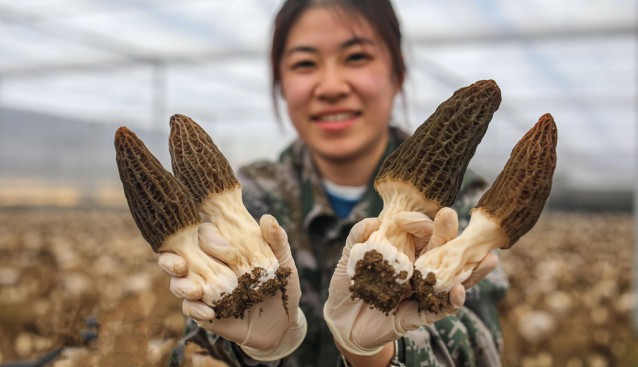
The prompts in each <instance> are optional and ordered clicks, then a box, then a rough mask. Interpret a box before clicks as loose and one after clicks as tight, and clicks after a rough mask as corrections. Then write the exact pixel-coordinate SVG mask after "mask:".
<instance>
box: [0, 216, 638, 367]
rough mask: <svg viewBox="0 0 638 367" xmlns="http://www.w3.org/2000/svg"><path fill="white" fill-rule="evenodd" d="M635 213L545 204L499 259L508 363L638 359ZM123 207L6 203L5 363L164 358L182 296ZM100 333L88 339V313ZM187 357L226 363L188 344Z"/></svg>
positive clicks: (1, 300)
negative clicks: (53, 354)
mask: <svg viewBox="0 0 638 367" xmlns="http://www.w3.org/2000/svg"><path fill="white" fill-rule="evenodd" d="M633 225H634V219H633V217H632V216H631V214H611V213H603V214H593V213H568V212H546V213H545V214H544V215H543V216H542V217H541V219H540V221H539V223H538V224H537V225H536V227H535V228H534V229H533V230H532V231H531V232H530V233H528V234H527V235H526V236H524V237H523V238H522V239H521V240H520V241H519V243H518V244H516V245H515V246H514V247H513V248H512V249H511V250H509V251H506V252H503V253H502V255H501V263H502V264H503V266H504V268H505V270H506V272H507V273H508V275H509V277H510V282H511V290H510V292H509V293H508V295H507V297H506V298H505V300H504V301H503V302H502V304H501V306H500V315H501V320H502V326H503V332H504V339H505V352H504V355H503V361H504V364H505V365H506V366H525V367H531V366H568V367H581V366H582V367H588V366H592V367H598V366H600V367H604V366H610V367H611V366H635V365H636V364H638V341H637V339H636V337H635V334H633V332H632V322H633V320H632V314H633V309H634V307H635V294H634V293H633V288H632V279H633V261H634V260H633V259H634V243H635V242H634V233H633ZM156 260H157V254H155V253H153V252H152V250H151V248H150V246H149V245H148V244H147V243H146V242H145V241H144V240H143V239H142V237H141V236H140V234H139V231H138V230H137V228H136V227H135V224H134V223H133V221H132V219H131V216H130V213H129V212H128V210H126V209H95V208H94V209H69V208H65V209H59V208H4V209H2V208H0V362H8V361H15V360H27V359H29V360H30V359H35V358H37V357H39V356H42V355H44V354H45V353H47V352H49V351H52V350H54V349H55V348H57V347H59V346H67V347H68V348H66V349H65V351H64V353H63V354H62V356H61V357H60V358H58V359H57V360H56V362H55V363H54V364H53V366H57V367H63V366H64V367H67V366H164V365H165V364H166V360H167V358H168V354H169V351H170V349H171V348H172V347H173V346H174V345H175V344H176V343H177V342H178V340H179V339H180V337H181V336H182V328H183V323H184V318H183V316H182V314H181V305H180V301H179V300H178V299H177V298H175V297H174V296H173V295H172V294H171V293H170V291H169V290H168V282H169V278H168V276H166V275H164V274H163V273H162V272H161V271H160V270H159V268H158V267H157V265H156ZM92 317H95V318H96V319H97V320H98V322H99V325H100V327H99V336H98V338H97V339H96V340H93V341H91V342H89V343H88V344H85V343H82V340H81V338H80V333H81V330H83V329H87V325H86V320H87V319H90V318H92ZM187 355H188V358H187V360H188V361H187V363H186V365H189V366H190V365H199V366H220V365H223V364H221V363H218V362H214V361H212V360H208V359H205V358H203V357H201V356H199V355H198V354H197V350H196V348H195V347H194V346H189V347H188V348H187Z"/></svg>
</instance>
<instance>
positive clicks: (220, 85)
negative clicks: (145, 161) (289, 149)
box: [0, 0, 638, 367]
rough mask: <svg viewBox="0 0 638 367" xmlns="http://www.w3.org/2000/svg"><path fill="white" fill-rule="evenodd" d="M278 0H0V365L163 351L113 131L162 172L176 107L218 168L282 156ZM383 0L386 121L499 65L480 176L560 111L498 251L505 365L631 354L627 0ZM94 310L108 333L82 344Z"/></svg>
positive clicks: (159, 314) (173, 318)
mask: <svg viewBox="0 0 638 367" xmlns="http://www.w3.org/2000/svg"><path fill="white" fill-rule="evenodd" d="M280 4H281V1H280V0H238V1H232V2H231V1H219V0H208V1H206V0H182V1H174V0H172V1H169V0H154V1H149V0H127V1H122V0H113V1H97V0H81V1H80V0H24V1H9V0H0V216H1V218H0V219H1V220H0V254H2V257H0V362H2V361H10V360H16V359H27V358H35V357H37V356H40V355H42V354H44V352H47V351H49V350H52V349H54V348H55V347H57V346H61V345H67V346H74V348H68V349H67V350H66V351H65V353H66V355H65V357H64V358H65V360H66V361H67V362H66V363H72V362H69V361H71V360H72V359H73V358H76V360H77V361H80V360H81V361H83V362H73V363H80V364H79V365H81V363H85V364H86V363H88V364H89V365H104V366H106V365H115V363H118V364H119V363H123V364H122V365H138V363H139V365H153V364H154V363H157V364H158V365H161V363H162V361H164V360H165V358H166V355H167V350H168V349H170V347H171V346H172V345H174V344H175V343H176V341H177V340H178V339H179V337H180V336H181V335H180V333H181V323H182V319H181V314H180V312H179V303H178V302H177V301H176V300H174V299H173V298H172V297H171V296H170V294H169V293H168V289H167V282H168V280H167V279H165V277H163V276H162V275H161V274H160V273H159V270H158V269H156V265H155V264H154V261H155V258H154V255H153V253H152V252H151V251H150V248H148V245H147V244H145V243H144V241H143V240H142V239H141V237H140V236H139V232H137V229H136V228H135V227H134V224H132V221H131V220H130V215H129V214H128V212H127V209H126V206H125V205H126V203H125V201H124V198H123V195H122V191H121V185H120V182H119V178H118V174H117V169H116V167H115V159H114V156H115V155H114V149H113V135H114V132H115V130H116V129H117V127H119V126H121V125H127V126H128V127H129V128H131V129H132V130H134V131H135V132H136V133H137V134H138V135H139V136H140V137H141V138H142V139H143V140H144V141H145V143H146V144H147V145H148V146H149V148H150V149H151V150H152V151H153V153H154V154H155V155H156V156H157V157H158V158H159V159H160V161H162V162H163V163H164V164H165V166H166V167H169V166H170V164H169V156H168V148H167V138H168V130H169V126H168V120H169V118H170V116H171V115H173V114H176V113H179V114H185V115H188V116H190V117H191V118H193V119H194V120H195V121H197V122H198V123H200V124H201V125H202V126H203V127H204V128H205V129H206V130H207V131H208V133H209V134H210V135H211V136H212V137H213V139H214V140H215V142H216V143H217V144H218V146H219V147H220V149H221V150H222V151H223V152H224V154H225V155H226V156H227V158H228V159H229V161H230V162H231V164H232V165H233V166H234V167H239V166H240V165H242V164H245V163H248V162H251V161H254V160H256V159H274V158H276V157H277V154H278V152H279V151H280V150H281V148H283V147H284V146H285V145H287V144H288V143H289V142H290V141H291V140H292V139H294V137H295V133H294V130H293V129H292V127H291V126H290V124H289V123H288V121H287V120H286V117H285V113H283V114H282V115H284V116H283V117H282V120H283V121H282V122H281V123H279V122H278V121H277V119H276V117H275V115H274V113H273V103H272V100H271V98H270V89H269V69H268V63H267V61H268V47H269V42H270V31H271V28H270V27H271V21H272V19H273V17H274V14H275V13H276V11H277V9H278V7H279V5H280ZM394 4H395V7H396V10H397V12H398V13H399V17H400V19H401V21H402V28H403V32H404V35H405V50H406V57H407V63H408V80H407V84H406V88H405V96H404V98H403V99H402V100H399V101H397V103H396V111H395V114H394V119H395V121H396V124H397V125H399V126H401V127H403V128H404V129H406V130H409V131H413V130H414V129H415V128H416V127H417V126H418V125H419V124H420V123H421V122H423V121H424V120H425V119H426V118H427V117H428V116H429V115H430V114H431V113H432V112H433V111H434V109H435V108H436V106H437V105H438V104H439V103H441V102H442V101H443V100H445V99H447V98H448V97H449V96H450V95H451V94H452V93H453V92H454V90H456V89H458V88H459V87H462V86H465V85H468V84H470V83H472V82H474V81H476V80H479V79H494V80H495V81H497V83H498V84H499V85H500V87H501V90H502V95H503V102H502V104H501V107H500V109H499V110H498V111H497V112H496V114H495V116H494V119H493V120H492V123H491V125H490V128H489V130H488V132H487V134H486V136H485V138H484V139H483V142H482V144H481V145H480V146H479V148H478V151H477V153H476V155H475V157H474V159H473V160H472V162H471V164H470V167H472V168H473V169H474V170H476V171H477V172H478V173H480V174H482V175H483V176H485V177H487V178H488V179H493V178H495V177H496V175H497V174H498V172H499V171H500V169H501V168H502V166H503V165H504V163H505V161H506V160H507V158H508V156H509V152H510V151H511V149H512V147H513V146H514V144H515V143H516V141H517V140H518V139H519V138H520V137H521V136H522V135H523V134H524V133H525V132H526V131H527V130H528V129H529V128H530V127H531V126H532V125H533V124H534V123H535V122H536V121H537V120H538V118H539V117H540V116H541V115H542V114H544V113H547V112H549V113H551V114H552V115H553V116H554V119H555V120H556V123H557V126H558V130H559V144H558V166H557V169H556V173H555V176H554V187H553V191H552V195H551V197H550V200H549V203H548V205H547V206H546V210H545V214H544V215H543V217H541V221H540V222H539V224H538V225H537V226H536V228H535V229H534V230H533V231H532V232H530V234H529V235H528V236H526V237H524V238H523V240H522V242H528V244H527V245H524V244H521V245H518V246H517V247H516V248H515V249H513V250H512V251H510V252H508V253H507V254H504V257H505V258H504V260H503V263H504V266H505V267H506V270H507V271H508V273H509V274H510V277H511V281H512V289H513V290H512V292H510V294H509V295H508V298H507V299H506V301H505V302H504V303H503V310H502V315H503V320H504V332H505V345H506V351H505V354H504V362H505V364H506V365H511V366H519V365H525V366H535V365H538V366H552V365H556V366H573V367H577V366H614V365H620V366H624V365H626V366H635V365H636V364H637V363H638V352H636V348H638V344H637V343H636V339H635V337H634V334H633V333H632V331H631V325H632V322H633V321H632V320H633V319H634V318H633V317H632V315H633V313H634V312H635V306H634V305H635V291H634V290H633V284H634V278H633V277H634V276H633V274H634V273H633V270H632V269H633V265H634V263H633V261H634V260H633V259H634V256H635V255H634V244H635V241H634V231H635V227H636V224H635V220H634V217H633V212H632V210H633V206H634V202H635V194H634V193H635V192H636V190H635V189H636V185H638V184H637V183H636V180H635V175H636V171H637V170H638V169H637V162H636V141H638V131H637V128H636V123H637V93H636V92H637V80H638V79H637V77H638V75H637V73H636V70H637V69H636V64H637V61H638V60H637V56H638V52H637V51H638V49H637V46H636V38H637V30H638V25H637V19H638V18H637V17H638V2H636V1H633V0H608V1H595V0H564V1H560V2H556V1H547V0H540V1H539V0H536V1H527V0H526V1H516V2H512V1H504V0H491V1H490V0H481V1H471V0H463V1H453V2H451V1H428V2H424V1H421V0H395V1H394ZM282 111H285V110H282ZM137 242H139V244H138V243H137ZM131 253H135V254H136V255H135V256H131ZM131 307H133V309H135V310H136V312H135V315H133V314H131V313H124V312H123V311H122V310H123V309H128V310H130V309H131ZM93 315H98V319H99V320H102V322H103V324H102V325H106V326H104V327H103V328H102V337H101V338H98V341H97V342H93V343H94V344H92V345H90V346H86V345H85V346H82V345H83V343H82V342H81V341H79V340H78V339H77V331H78V330H79V329H81V328H82V327H83V326H84V325H83V321H82V320H84V318H85V317H89V316H93ZM578 317H580V318H578ZM568 319H570V320H574V319H577V321H570V322H568V321H567V320H568ZM124 335H126V336H130V335H134V336H135V337H134V338H133V339H132V341H131V340H128V339H126V338H124V337H123V336H124ZM109 338H110V339H109ZM95 343H97V344H95ZM135 346H142V347H143V348H142V349H143V352H140V350H142V349H139V348H136V347H135ZM140 348H141V347H140ZM116 350H117V351H119V352H120V354H119V355H121V356H124V357H121V358H125V359H122V360H115V359H109V358H115V357H113V355H115V353H114V351H116ZM127 351H128V352H127ZM73 353H75V354H73ZM632 353H633V354H632ZM82 358H84V359H82ZM118 358H120V357H118ZM126 358H129V359H126ZM60 363H62V362H60Z"/></svg>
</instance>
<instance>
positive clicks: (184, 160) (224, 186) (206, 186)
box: [169, 115, 239, 206]
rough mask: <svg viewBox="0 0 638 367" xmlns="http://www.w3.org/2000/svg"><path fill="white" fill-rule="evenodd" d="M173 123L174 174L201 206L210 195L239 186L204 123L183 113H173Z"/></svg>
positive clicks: (170, 141) (171, 140)
mask: <svg viewBox="0 0 638 367" xmlns="http://www.w3.org/2000/svg"><path fill="white" fill-rule="evenodd" d="M170 125H171V132H170V137H169V151H170V155H171V164H172V167H173V173H174V174H175V176H176V177H177V178H178V179H179V180H180V181H181V182H182V183H183V184H184V185H185V186H186V187H187V188H188V191H189V192H190V193H191V195H192V196H193V198H194V199H195V202H196V203H197V205H198V206H199V205H200V204H201V203H202V202H203V201H204V200H205V199H206V198H207V197H208V196H209V195H211V194H214V193H220V192H223V191H226V190H230V189H234V188H237V187H239V181H238V180H237V178H236V177H235V174H234V172H233V169H232V167H231V166H230V163H229V162H228V160H227V159H226V157H225V156H224V155H223V154H222V152H221V151H220V150H219V149H218V148H217V146H216V145H215V143H214V142H213V139H212V138H211V137H210V136H209V135H208V134H207V133H206V131H204V129H203V128H202V127H201V126H199V125H198V124H197V123H196V122H195V121H193V120H192V119H191V118H189V117H187V116H184V115H173V116H172V117H171V120H170Z"/></svg>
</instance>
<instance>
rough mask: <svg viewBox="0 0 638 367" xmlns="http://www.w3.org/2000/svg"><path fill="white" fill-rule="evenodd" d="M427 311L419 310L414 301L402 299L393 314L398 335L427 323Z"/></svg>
mask: <svg viewBox="0 0 638 367" xmlns="http://www.w3.org/2000/svg"><path fill="white" fill-rule="evenodd" d="M427 314H428V313H427V312H425V311H419V307H418V304H417V303H416V302H414V301H403V302H401V303H400V304H399V307H398V308H397V312H396V315H395V328H396V332H397V334H399V335H403V334H405V333H407V332H408V331H412V330H416V329H418V328H419V327H421V326H424V325H428V318H427Z"/></svg>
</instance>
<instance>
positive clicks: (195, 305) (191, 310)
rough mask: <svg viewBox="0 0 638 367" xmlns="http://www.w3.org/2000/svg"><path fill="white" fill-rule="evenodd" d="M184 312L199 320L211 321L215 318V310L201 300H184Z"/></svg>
mask: <svg viewBox="0 0 638 367" xmlns="http://www.w3.org/2000/svg"><path fill="white" fill-rule="evenodd" d="M182 313H183V314H184V315H186V316H188V317H191V318H193V319H195V320H198V321H209V320H213V319H215V311H214V310H213V309H212V308H211V307H210V306H208V305H207V304H205V303H204V302H200V301H191V300H188V299H185V300H184V301H183V302H182Z"/></svg>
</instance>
